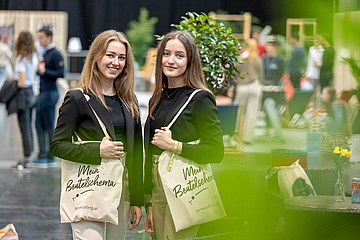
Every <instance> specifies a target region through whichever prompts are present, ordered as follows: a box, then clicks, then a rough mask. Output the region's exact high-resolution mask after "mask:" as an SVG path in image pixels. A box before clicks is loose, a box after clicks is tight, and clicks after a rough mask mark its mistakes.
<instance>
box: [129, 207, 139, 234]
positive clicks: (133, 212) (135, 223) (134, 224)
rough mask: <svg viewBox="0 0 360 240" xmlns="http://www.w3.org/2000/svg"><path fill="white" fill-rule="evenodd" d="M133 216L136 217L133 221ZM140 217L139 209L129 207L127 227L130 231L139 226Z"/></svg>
mask: <svg viewBox="0 0 360 240" xmlns="http://www.w3.org/2000/svg"><path fill="white" fill-rule="evenodd" d="M135 216H136V219H135ZM141 217H142V212H141V208H140V207H138V206H131V207H130V226H129V230H132V229H134V228H136V227H137V226H138V225H139V223H140V219H141ZM134 220H135V221H134Z"/></svg>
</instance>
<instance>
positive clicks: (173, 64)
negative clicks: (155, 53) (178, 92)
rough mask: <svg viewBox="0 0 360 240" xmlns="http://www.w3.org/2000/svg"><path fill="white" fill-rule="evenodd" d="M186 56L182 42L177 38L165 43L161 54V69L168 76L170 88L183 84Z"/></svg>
mask: <svg viewBox="0 0 360 240" xmlns="http://www.w3.org/2000/svg"><path fill="white" fill-rule="evenodd" d="M187 62H188V58H187V55H186V49H185V46H184V44H182V42H180V40H178V39H170V40H169V41H168V42H167V43H166V47H165V50H164V54H163V56H162V71H163V73H164V74H165V76H167V78H168V83H169V87H170V88H174V87H181V86H184V85H185V80H184V73H185V71H186V68H187Z"/></svg>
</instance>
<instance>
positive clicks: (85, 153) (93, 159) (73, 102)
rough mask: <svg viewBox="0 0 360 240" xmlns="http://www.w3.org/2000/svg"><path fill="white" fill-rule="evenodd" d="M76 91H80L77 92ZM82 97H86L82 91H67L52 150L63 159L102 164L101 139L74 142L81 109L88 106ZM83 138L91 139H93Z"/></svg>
mask: <svg viewBox="0 0 360 240" xmlns="http://www.w3.org/2000/svg"><path fill="white" fill-rule="evenodd" d="M76 92H79V93H78V94H76ZM82 98H84V97H83V96H82V94H81V93H80V91H74V90H70V91H68V92H67V94H66V96H65V98H64V102H63V104H62V106H61V107H60V109H59V117H58V120H57V125H56V128H55V132H54V137H53V140H52V142H51V145H50V150H51V152H52V153H53V154H54V156H57V157H59V158H62V159H66V160H70V161H74V162H80V163H88V164H100V163H101V158H100V141H98V142H91V143H83V144H75V143H73V142H72V136H73V135H74V132H75V130H76V129H78V128H79V125H80V117H81V116H80V111H81V109H84V108H85V107H87V106H86V105H85V104H87V102H86V100H85V98H84V99H82ZM82 140H83V141H86V140H87V141H89V140H91V139H82ZM92 140H94V139H92ZM96 140H98V139H96Z"/></svg>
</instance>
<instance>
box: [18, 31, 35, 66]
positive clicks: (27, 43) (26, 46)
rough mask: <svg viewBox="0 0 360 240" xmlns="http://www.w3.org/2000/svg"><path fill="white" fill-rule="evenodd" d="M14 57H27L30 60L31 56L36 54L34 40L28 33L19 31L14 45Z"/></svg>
mask: <svg viewBox="0 0 360 240" xmlns="http://www.w3.org/2000/svg"><path fill="white" fill-rule="evenodd" d="M15 52H16V57H17V56H21V59H22V58H24V57H27V58H28V59H30V60H31V59H32V57H31V55H32V54H33V53H34V52H36V48H35V45H34V39H33V36H32V35H31V33H30V32H28V31H21V32H20V33H19V37H18V39H17V41H16V44H15Z"/></svg>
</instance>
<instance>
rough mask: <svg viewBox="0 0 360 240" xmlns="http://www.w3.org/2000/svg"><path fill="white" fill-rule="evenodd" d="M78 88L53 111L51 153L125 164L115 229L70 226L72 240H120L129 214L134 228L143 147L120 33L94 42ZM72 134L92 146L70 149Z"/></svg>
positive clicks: (130, 60) (92, 161)
mask: <svg viewBox="0 0 360 240" xmlns="http://www.w3.org/2000/svg"><path fill="white" fill-rule="evenodd" d="M79 88H80V89H82V91H80V90H79V89H75V90H70V91H69V92H68V93H67V94H66V96H65V98H64V102H63V104H62V106H61V107H60V109H59V117H58V120H57V126H56V128H55V133H54V138H53V141H52V143H51V146H50V148H51V151H52V152H53V154H54V155H55V156H57V157H59V158H63V159H66V160H69V161H74V162H80V163H87V164H96V165H100V163H101V159H102V158H103V159H119V158H123V157H124V155H125V153H126V162H125V171H124V174H123V176H124V184H123V190H122V195H121V200H120V204H119V207H118V212H119V217H118V218H119V219H118V220H119V225H117V226H116V225H113V224H110V223H105V222H100V221H85V220H82V221H79V222H72V223H71V227H72V231H73V239H74V240H75V239H76V240H77V239H86V240H93V239H96V240H105V239H106V240H113V239H116V240H118V239H125V233H126V226H127V223H128V216H129V208H130V212H131V218H130V219H131V222H130V226H129V229H134V228H135V227H137V225H138V224H139V222H140V219H141V216H142V214H141V205H143V194H142V187H143V184H142V183H143V174H142V173H143V170H142V169H143V147H142V133H141V123H140V113H139V107H138V104H137V100H136V96H135V94H134V90H133V89H134V66H133V55H132V52H131V47H130V44H129V42H128V41H127V40H126V39H125V37H124V36H123V35H122V34H121V33H119V32H116V31H115V30H108V31H105V32H103V33H101V34H100V35H98V36H97V37H96V38H95V40H94V42H93V43H92V45H91V47H90V50H89V53H88V55H87V57H86V61H85V64H84V69H83V71H82V73H81V79H80V82H79ZM84 94H86V97H85V95H84ZM93 110H94V111H95V112H96V115H98V117H99V118H100V119H101V121H102V122H103V123H104V125H105V127H106V130H107V132H108V133H109V135H110V137H111V139H110V140H109V139H107V138H106V137H104V132H103V130H102V128H101V127H100V125H99V122H98V119H97V117H96V116H95V114H94V112H93ZM75 132H76V134H77V135H78V136H79V137H80V138H81V140H82V141H93V142H87V143H84V144H79V145H78V144H75V143H73V142H72V138H73V137H74V136H75ZM75 139H76V138H75ZM112 140H114V141H116V142H114V141H112ZM94 141H96V142H94ZM127 175H128V179H127ZM129 195H130V196H129ZM130 206H131V207H130ZM134 216H136V219H134Z"/></svg>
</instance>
